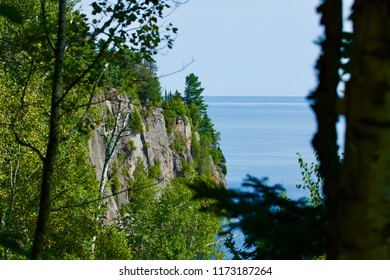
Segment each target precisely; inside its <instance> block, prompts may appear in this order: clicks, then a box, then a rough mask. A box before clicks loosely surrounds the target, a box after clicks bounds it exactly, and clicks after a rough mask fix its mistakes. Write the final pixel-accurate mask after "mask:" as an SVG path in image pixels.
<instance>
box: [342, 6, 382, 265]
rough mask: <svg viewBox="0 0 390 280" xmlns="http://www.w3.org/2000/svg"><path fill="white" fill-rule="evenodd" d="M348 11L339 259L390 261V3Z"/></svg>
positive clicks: (355, 7) (358, 7)
mask: <svg viewBox="0 0 390 280" xmlns="http://www.w3.org/2000/svg"><path fill="white" fill-rule="evenodd" d="M353 10H354V14H353V22H354V39H353V49H352V52H353V53H352V60H351V61H352V63H353V64H352V69H353V72H352V73H351V81H350V94H349V96H347V98H348V100H347V103H348V106H349V108H347V136H346V151H345V162H344V167H343V170H342V174H341V176H342V178H341V192H340V194H341V195H342V200H341V201H339V204H338V206H337V207H338V209H339V210H340V211H339V212H338V213H339V219H338V221H339V228H340V236H339V238H340V243H339V246H340V248H339V252H340V254H339V258H341V259H390V1H389V0H372V1H366V0H356V1H355V5H354V9H353Z"/></svg>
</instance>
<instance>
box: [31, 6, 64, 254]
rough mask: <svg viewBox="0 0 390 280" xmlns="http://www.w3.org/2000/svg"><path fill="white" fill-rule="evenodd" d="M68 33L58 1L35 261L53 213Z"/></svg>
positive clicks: (62, 8) (34, 247)
mask: <svg viewBox="0 0 390 280" xmlns="http://www.w3.org/2000/svg"><path fill="white" fill-rule="evenodd" d="M65 33H66V0H59V9H58V34H57V44H56V50H55V65H54V73H53V86H52V94H51V109H50V131H49V139H48V143H47V149H46V155H45V158H44V160H43V174H42V184H41V197H40V203H39V213H38V220H37V226H36V229H35V236H34V242H33V247H32V252H31V258H32V259H41V257H42V248H43V245H44V240H45V233H46V231H47V230H46V229H47V222H48V220H49V213H50V193H51V188H52V184H53V173H54V164H55V159H56V156H57V152H58V145H59V142H60V139H59V138H60V136H59V132H60V131H59V127H60V116H61V115H60V99H61V96H62V70H63V65H64V56H65Z"/></svg>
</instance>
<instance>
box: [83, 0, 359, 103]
mask: <svg viewBox="0 0 390 280" xmlns="http://www.w3.org/2000/svg"><path fill="white" fill-rule="evenodd" d="M182 1H183V0H182ZM321 1H322V0H239V1H238V0H189V1H187V3H186V4H183V5H181V6H180V7H179V8H178V9H176V10H175V12H174V13H172V14H170V15H169V16H168V17H167V18H166V19H165V21H166V22H171V23H172V24H173V25H174V26H175V27H177V28H178V29H179V31H178V35H177V37H176V39H175V42H174V45H173V49H171V50H168V49H167V48H166V49H164V50H162V51H161V52H160V54H159V55H157V56H156V57H155V59H156V61H157V66H158V69H159V70H158V75H159V76H164V75H167V74H170V73H173V72H176V71H177V70H180V69H181V68H182V67H183V65H186V64H188V63H191V62H192V61H193V62H192V63H191V64H190V65H189V66H188V67H187V68H185V69H184V70H183V71H180V72H179V73H176V74H173V75H169V76H166V77H161V78H160V83H161V87H162V91H163V92H164V91H165V90H167V91H172V92H174V91H176V90H178V91H179V92H181V93H183V91H184V87H185V77H186V76H187V75H188V74H190V73H194V74H195V75H197V76H198V77H199V81H200V82H201V83H202V86H203V87H204V88H205V90H204V92H203V95H205V96H307V95H308V94H309V93H310V92H311V91H312V90H314V89H315V87H316V76H315V70H314V65H315V62H316V60H317V58H318V55H319V51H320V48H319V46H318V45H316V44H315V41H316V40H317V39H318V38H319V37H320V36H321V35H322V28H321V27H320V25H319V20H320V19H319V16H318V15H317V14H316V7H317V6H318V4H319V3H320V2H321ZM352 1H353V0H344V1H343V2H344V3H345V4H344V8H345V9H344V10H345V14H348V11H349V8H350V6H351V3H352ZM91 2H93V1H92V0H82V3H83V7H84V11H86V12H87V13H88V10H89V9H88V8H87V6H88V5H89V4H90V3H91Z"/></svg>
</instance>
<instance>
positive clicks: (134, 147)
mask: <svg viewBox="0 0 390 280" xmlns="http://www.w3.org/2000/svg"><path fill="white" fill-rule="evenodd" d="M128 145H129V147H130V151H132V152H134V151H135V150H137V146H136V145H135V144H134V141H133V140H129V142H128Z"/></svg>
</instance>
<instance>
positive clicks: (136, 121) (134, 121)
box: [129, 108, 143, 133]
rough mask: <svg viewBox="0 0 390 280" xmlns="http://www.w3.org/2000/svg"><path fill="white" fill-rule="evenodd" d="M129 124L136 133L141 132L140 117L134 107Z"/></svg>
mask: <svg viewBox="0 0 390 280" xmlns="http://www.w3.org/2000/svg"><path fill="white" fill-rule="evenodd" d="M129 126H130V128H131V129H133V130H135V131H136V132H137V133H141V132H142V130H143V125H142V117H141V114H140V113H139V110H138V109H137V108H134V111H133V112H132V113H131V121H130V123H129Z"/></svg>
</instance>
